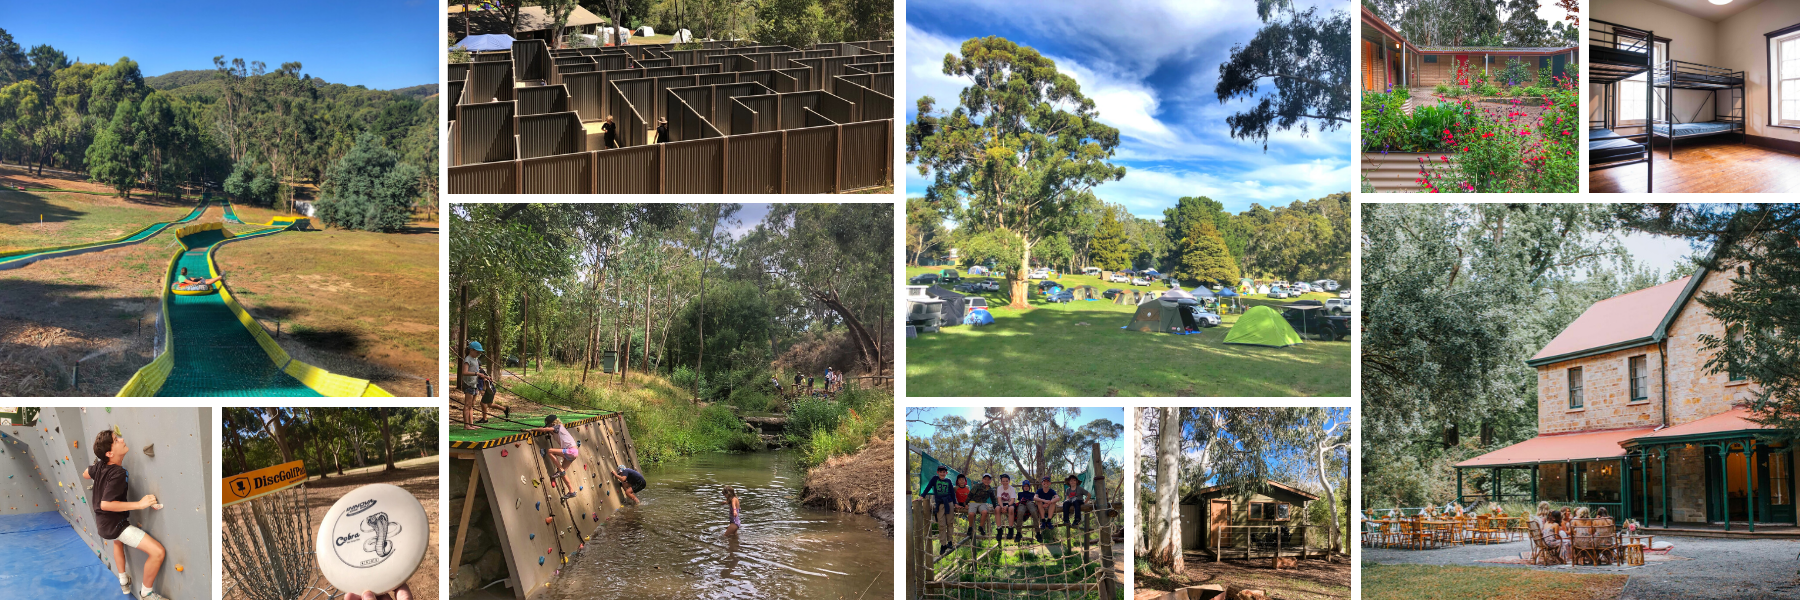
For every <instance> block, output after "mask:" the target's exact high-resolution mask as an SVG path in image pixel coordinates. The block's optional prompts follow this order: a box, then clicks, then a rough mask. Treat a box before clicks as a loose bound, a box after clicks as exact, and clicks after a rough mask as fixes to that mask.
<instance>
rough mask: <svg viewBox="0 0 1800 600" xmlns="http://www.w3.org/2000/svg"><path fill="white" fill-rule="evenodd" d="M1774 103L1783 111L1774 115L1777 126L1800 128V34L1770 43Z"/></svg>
mask: <svg viewBox="0 0 1800 600" xmlns="http://www.w3.org/2000/svg"><path fill="white" fill-rule="evenodd" d="M1769 46H1770V49H1769V52H1770V57H1769V58H1770V60H1769V80H1770V81H1774V82H1776V84H1775V85H1771V86H1769V93H1770V94H1771V95H1772V96H1773V98H1770V103H1771V105H1773V106H1777V107H1780V110H1777V111H1774V112H1775V114H1774V115H1773V116H1774V121H1775V124H1776V125H1785V126H1788V127H1800V31H1796V32H1793V33H1789V34H1787V35H1783V36H1777V37H1773V38H1770V40H1769Z"/></svg>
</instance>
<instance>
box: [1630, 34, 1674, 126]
mask: <svg viewBox="0 0 1800 600" xmlns="http://www.w3.org/2000/svg"><path fill="white" fill-rule="evenodd" d="M1668 59H1669V43H1668V42H1664V41H1658V42H1656V55H1655V56H1653V57H1651V58H1650V64H1652V65H1656V64H1661V63H1662V61H1665V60H1668ZM1645 77H1646V75H1645V74H1643V73H1638V74H1637V75H1633V76H1631V77H1629V78H1627V79H1626V80H1624V81H1621V82H1619V84H1618V85H1619V120H1620V121H1636V122H1637V123H1634V124H1636V125H1642V124H1643V123H1642V122H1643V121H1644V119H1645V116H1644V109H1645V108H1646V107H1649V106H1651V105H1652V104H1653V103H1652V102H1650V101H1649V99H1647V98H1646V97H1645V96H1644V94H1645V90H1644V78H1645Z"/></svg>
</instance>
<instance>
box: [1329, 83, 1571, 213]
mask: <svg viewBox="0 0 1800 600" xmlns="http://www.w3.org/2000/svg"><path fill="white" fill-rule="evenodd" d="M1558 84H1559V85H1558V87H1557V88H1556V89H1555V90H1551V91H1548V92H1547V93H1545V94H1528V95H1525V96H1524V97H1504V96H1501V95H1496V94H1484V95H1482V96H1479V97H1473V96H1464V97H1462V98H1461V99H1460V100H1457V101H1449V100H1440V101H1438V102H1435V103H1431V104H1423V103H1422V104H1419V105H1417V106H1410V109H1408V107H1409V105H1410V103H1411V98H1410V96H1411V93H1410V92H1409V91H1408V90H1404V89H1402V90H1395V91H1392V92H1385V93H1384V92H1365V93H1364V94H1363V97H1362V128H1363V153H1364V154H1363V159H1362V180H1363V183H1362V188H1363V190H1364V191H1372V192H1403V191H1419V192H1429V193H1442V192H1575V191H1577V189H1578V186H1579V183H1578V180H1577V177H1576V171H1577V170H1578V165H1579V155H1578V153H1577V151H1576V146H1577V145H1578V144H1579V142H1580V133H1579V130H1578V128H1577V123H1578V120H1577V116H1578V111H1577V110H1576V97H1575V79H1574V78H1561V79H1559V80H1558ZM1514 89H1517V88H1514ZM1530 89H1537V88H1530ZM1433 97H1436V98H1440V99H1441V98H1444V97H1443V96H1436V95H1435V94H1434V95H1433ZM1421 158H1423V159H1425V160H1424V161H1421V160H1420V159H1421Z"/></svg>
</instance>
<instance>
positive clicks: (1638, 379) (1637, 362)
mask: <svg viewBox="0 0 1800 600" xmlns="http://www.w3.org/2000/svg"><path fill="white" fill-rule="evenodd" d="M1626 362H1627V363H1628V368H1629V369H1630V371H1631V373H1630V376H1631V401H1632V402H1637V401H1639V400H1647V399H1649V398H1650V369H1649V368H1648V363H1649V362H1650V357H1649V356H1645V355H1642V354H1640V355H1637V356H1633V357H1631V358H1630V359H1628V360H1627V361H1626Z"/></svg>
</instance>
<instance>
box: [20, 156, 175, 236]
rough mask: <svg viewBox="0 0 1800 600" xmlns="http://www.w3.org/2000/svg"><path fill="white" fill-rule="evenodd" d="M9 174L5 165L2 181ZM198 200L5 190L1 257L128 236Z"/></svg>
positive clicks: (168, 218)
mask: <svg viewBox="0 0 1800 600" xmlns="http://www.w3.org/2000/svg"><path fill="white" fill-rule="evenodd" d="M8 173H9V171H7V170H0V181H9V180H8V179H7V177H6V175H7V174H8ZM11 185H18V183H17V182H12V183H11ZM198 203H199V200H198V199H196V198H193V197H191V196H189V197H183V198H182V199H181V201H180V202H176V201H175V200H172V199H168V198H162V199H157V200H151V199H149V198H146V197H143V196H135V195H134V196H132V197H131V200H121V199H119V198H118V197H116V196H101V195H95V194H82V193H71V192H21V191H17V190H12V189H8V190H0V256H5V255H8V254H16V253H18V252H20V251H23V250H30V249H33V248H47V247H52V246H68V245H73V244H83V243H88V242H99V241H104V240H109V239H112V238H116V237H120V236H124V235H127V234H130V233H132V232H134V231H137V230H139V229H143V228H144V226H145V225H149V224H151V223H157V222H162V221H173V220H175V219H179V218H182V217H185V216H187V214H188V213H189V212H191V211H193V210H194V206H196V205H197V204H198ZM40 216H41V217H42V222H40V221H39V217H40Z"/></svg>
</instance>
